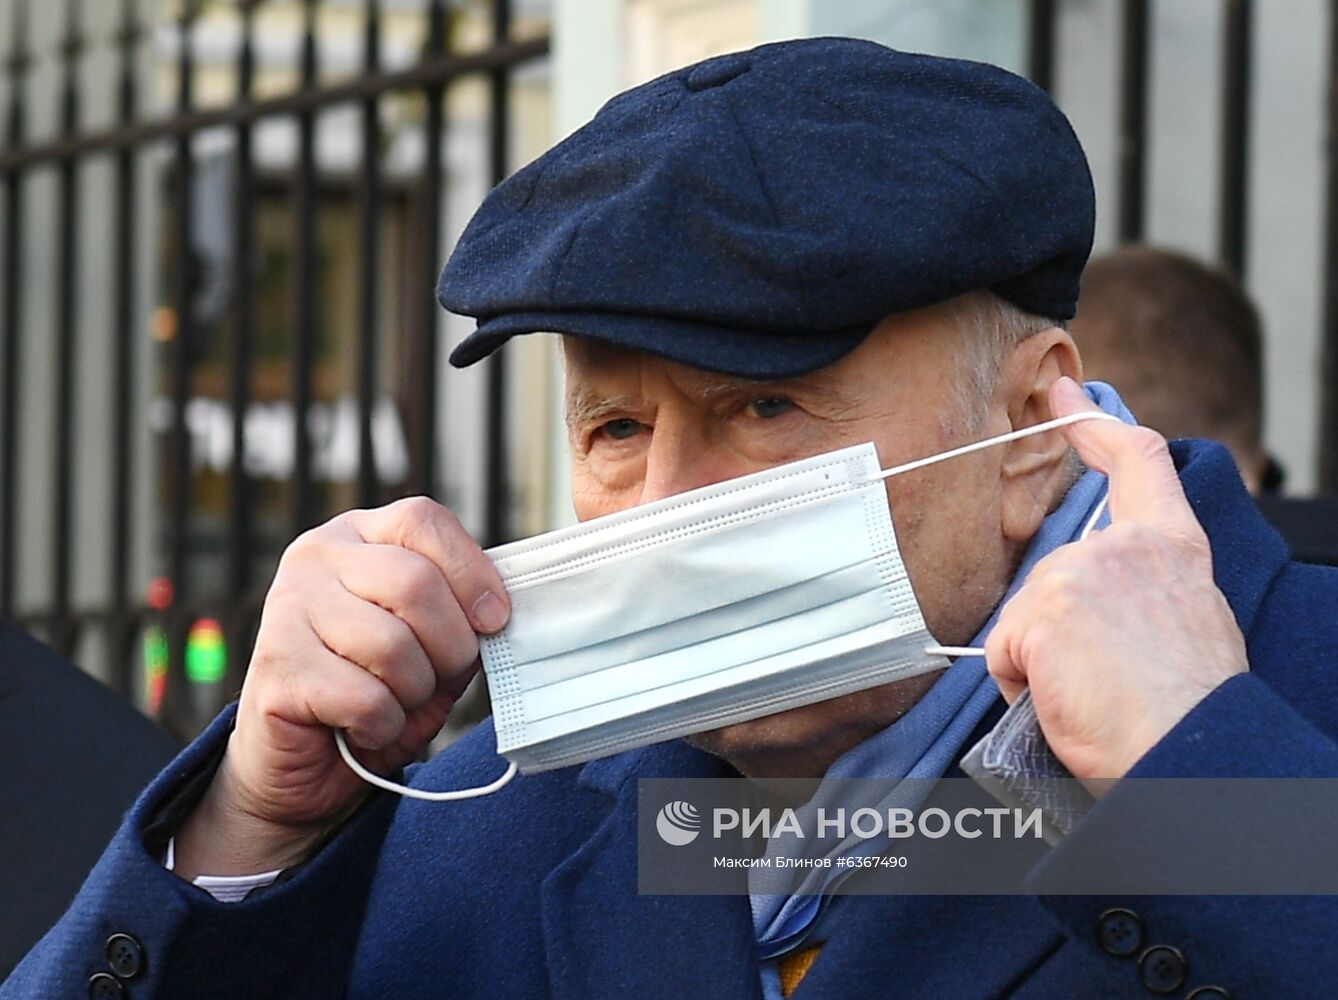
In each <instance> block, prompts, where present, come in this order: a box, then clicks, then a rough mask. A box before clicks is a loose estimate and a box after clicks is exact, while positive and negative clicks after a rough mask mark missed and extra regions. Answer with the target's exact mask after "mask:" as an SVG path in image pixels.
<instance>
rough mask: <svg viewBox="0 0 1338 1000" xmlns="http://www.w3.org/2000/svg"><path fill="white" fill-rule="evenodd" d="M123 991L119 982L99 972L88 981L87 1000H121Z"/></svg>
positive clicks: (123, 995) (113, 977)
mask: <svg viewBox="0 0 1338 1000" xmlns="http://www.w3.org/2000/svg"><path fill="white" fill-rule="evenodd" d="M124 997H125V990H123V989H121V983H120V980H118V979H117V978H116V977H115V976H109V975H107V973H105V972H99V973H97V974H96V975H95V976H93V978H91V979H90V980H89V981H88V1000H123V998H124Z"/></svg>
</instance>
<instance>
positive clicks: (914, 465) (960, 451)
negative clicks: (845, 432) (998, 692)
mask: <svg viewBox="0 0 1338 1000" xmlns="http://www.w3.org/2000/svg"><path fill="white" fill-rule="evenodd" d="M1084 420H1114V421H1115V422H1116V423H1123V422H1124V421H1122V420H1120V418H1119V417H1117V416H1115V414H1113V413H1070V414H1069V415H1068V416H1066V417H1056V418H1055V419H1054V420H1047V421H1045V422H1044V423H1039V424H1036V425H1035V426H1034V427H1024V428H1022V429H1021V430H1017V431H1010V432H1009V433H1007V434H1000V435H999V436H998V437H992V438H986V439H985V440H984V441H976V442H974V443H973V444H968V445H963V446H962V447H960V448H954V449H953V450H952V451H945V452H943V454H941V455H930V456H929V457H928V458H918V459H916V460H915V461H913V462H906V463H905V464H904V465H897V466H893V467H892V468H890V469H884V470H882V471H881V472H880V473H878V475H877V477H876V478H878V479H890V478H891V477H892V476H895V475H898V474H899V473H902V472H911V471H913V470H915V469H922V468H924V467H925V466H926V465H933V464H935V463H936V462H943V461H946V460H947V459H950V458H956V457H957V456H958V455H969V454H970V453H971V452H973V451H983V450H984V449H986V448H992V447H994V446H995V445H996V444H1007V443H1008V442H1009V441H1016V440H1018V439H1019V438H1025V437H1031V436H1032V435H1033V434H1043V433H1045V432H1046V431H1052V430H1054V429H1055V428H1056V427H1067V426H1068V425H1069V424H1077V423H1081V422H1082V421H1084ZM1109 500H1110V493H1109V491H1107V493H1106V494H1105V495H1104V496H1102V497H1101V502H1100V503H1098V504H1097V505H1096V510H1095V511H1093V512H1092V516H1091V517H1089V518H1088V519H1087V523H1086V524H1085V525H1084V526H1083V529H1082V531H1081V532H1080V533H1079V535H1078V541H1082V540H1083V539H1085V538H1086V537H1087V536H1088V535H1090V534H1091V533H1092V530H1093V529H1094V528H1095V527H1096V522H1097V521H1099V520H1101V515H1102V514H1104V513H1105V512H1106V506H1107V504H1108V502H1109ZM925 652H926V653H938V654H939V655H940V656H984V655H985V647H984V646H938V645H931V646H926V647H925Z"/></svg>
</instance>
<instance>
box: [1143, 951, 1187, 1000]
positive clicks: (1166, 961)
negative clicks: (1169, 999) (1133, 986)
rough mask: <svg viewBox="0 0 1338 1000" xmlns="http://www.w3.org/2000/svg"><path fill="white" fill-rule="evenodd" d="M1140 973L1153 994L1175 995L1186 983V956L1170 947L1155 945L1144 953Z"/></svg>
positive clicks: (1144, 983)
mask: <svg viewBox="0 0 1338 1000" xmlns="http://www.w3.org/2000/svg"><path fill="white" fill-rule="evenodd" d="M1138 971H1139V974H1140V975H1142V977H1143V985H1144V986H1146V987H1147V988H1148V989H1150V990H1151V991H1152V992H1153V993H1174V992H1175V991H1176V990H1178V989H1179V988H1180V987H1181V985H1182V984H1183V983H1184V981H1185V956H1184V955H1182V954H1180V952H1179V951H1177V950H1176V949H1175V948H1172V947H1171V946H1170V945H1165V944H1159V945H1155V946H1154V947H1151V948H1149V949H1148V950H1147V951H1145V952H1143V957H1142V958H1140V959H1139V960H1138Z"/></svg>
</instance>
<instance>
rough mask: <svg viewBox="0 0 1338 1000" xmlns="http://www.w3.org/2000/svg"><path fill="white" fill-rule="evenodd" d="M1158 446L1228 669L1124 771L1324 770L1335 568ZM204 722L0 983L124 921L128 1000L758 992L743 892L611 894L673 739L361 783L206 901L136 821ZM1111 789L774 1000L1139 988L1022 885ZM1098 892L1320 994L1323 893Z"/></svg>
mask: <svg viewBox="0 0 1338 1000" xmlns="http://www.w3.org/2000/svg"><path fill="white" fill-rule="evenodd" d="M1176 455H1177V459H1178V462H1179V464H1180V465H1181V476H1182V479H1183V481H1184V483H1185V486H1186V490H1187V492H1188V494H1189V495H1190V497H1191V501H1192V503H1193V505H1194V509H1195V512H1196V513H1197V515H1198V517H1199V519H1200V520H1201V521H1202V522H1203V524H1204V525H1205V527H1206V528H1207V530H1208V533H1209V536H1210V538H1211V539H1212V545H1213V553H1214V558H1215V571H1216V575H1217V582H1218V585H1219V586H1220V587H1221V589H1222V590H1223V592H1224V593H1225V594H1226V596H1227V598H1228V600H1229V601H1230V603H1231V606H1232V608H1233V609H1234V611H1235V613H1236V616H1237V618H1238V620H1239V622H1240V624H1241V627H1242V630H1243V631H1244V633H1245V635H1246V636H1247V639H1248V643H1249V654H1250V663H1251V668H1252V669H1251V672H1250V673H1249V674H1246V675H1242V676H1239V677H1237V678H1234V679H1232V680H1230V681H1228V682H1227V683H1225V684H1224V685H1222V686H1221V687H1220V688H1219V689H1218V690H1217V691H1215V692H1214V693H1213V694H1212V695H1210V696H1209V697H1208V698H1207V699H1205V700H1204V701H1203V702H1202V703H1201V704H1200V705H1199V706H1198V707H1197V708H1195V709H1194V710H1193V711H1192V712H1191V713H1190V714H1189V715H1188V716H1187V717H1186V718H1185V719H1184V720H1183V721H1182V722H1181V723H1180V724H1179V725H1178V726H1177V727H1176V728H1175V729H1174V730H1172V732H1171V733H1170V734H1169V735H1168V736H1167V737H1166V738H1165V739H1164V740H1163V741H1162V742H1161V743H1159V744H1158V745H1157V746H1156V747H1155V748H1153V750H1152V751H1151V752H1150V753H1149V754H1148V755H1147V756H1146V757H1145V758H1144V759H1143V760H1142V761H1141V762H1140V763H1139V764H1138V765H1137V767H1136V769H1135V772H1136V773H1137V774H1141V775H1148V776H1158V775H1206V776H1215V775H1243V776H1250V775H1259V776H1267V775H1272V774H1294V775H1325V776H1338V743H1336V742H1335V739H1336V738H1338V676H1336V673H1338V672H1336V671H1335V667H1336V666H1338V653H1335V650H1336V649H1338V570H1333V569H1329V568H1324V567H1312V566H1306V565H1301V564H1297V563H1292V562H1289V557H1288V553H1287V550H1286V548H1285V546H1284V545H1283V543H1282V542H1281V540H1280V539H1279V537H1278V536H1277V535H1276V534H1275V533H1274V532H1273V531H1272V529H1270V528H1269V527H1268V526H1267V525H1266V524H1265V523H1264V522H1263V521H1262V520H1261V519H1260V517H1259V516H1258V515H1257V514H1256V513H1255V511H1254V508H1253V506H1252V505H1251V503H1250V500H1249V498H1248V496H1247V495H1246V494H1245V492H1244V490H1243V489H1242V488H1241V486H1240V483H1239V480H1238V478H1237V477H1236V475H1235V472H1234V469H1233V467H1232V466H1231V464H1230V459H1229V457H1228V456H1227V454H1226V452H1225V451H1223V450H1222V449H1220V448H1217V447H1215V446H1204V445H1200V444H1189V445H1185V444H1179V445H1177V446H1176ZM229 725H230V719H229V717H227V716H224V717H222V718H220V720H218V721H217V722H216V723H215V724H214V725H213V726H212V727H211V728H210V729H209V731H208V732H206V733H205V734H204V735H203V736H202V737H201V739H200V740H199V741H197V742H196V744H194V745H193V746H192V747H190V748H189V749H188V750H186V751H185V752H184V753H183V754H182V756H181V757H180V758H179V759H178V760H177V761H176V762H175V763H173V764H172V765H171V766H170V767H169V768H168V769H167V770H166V771H165V772H164V773H163V774H162V775H161V776H160V777H159V778H158V779H157V780H155V781H154V783H153V784H152V785H151V786H150V787H149V789H148V790H147V791H146V792H145V794H144V795H143V796H142V797H141V799H140V800H139V802H138V804H137V805H136V807H135V808H134V810H133V811H132V812H131V814H130V816H129V817H128V819H127V821H126V823H125V824H124V826H123V827H122V828H121V830H120V832H119V833H118V834H117V836H116V838H115V840H114V842H113V843H112V846H111V847H110V848H109V850H108V851H107V853H106V855H105V856H104V857H103V859H102V860H101V861H100V862H99V864H98V866H97V868H96V869H95V870H94V872H93V874H92V875H91V876H90V878H89V880H88V882H87V884H86V885H85V886H84V888H83V889H82V891H81V892H80V895H79V897H78V898H77V900H76V902H75V904H74V906H73V907H72V908H71V910H70V911H69V913H68V914H67V915H66V916H65V917H64V918H63V919H62V921H61V922H60V923H59V924H58V925H57V926H56V927H55V928H54V929H53V931H52V932H51V933H50V934H49V935H48V936H47V937H46V938H45V939H44V940H43V941H42V942H41V943H40V944H39V945H38V947H37V948H36V949H35V950H34V951H33V952H32V953H31V954H30V955H29V956H28V958H27V959H26V960H25V962H24V963H23V964H22V965H21V966H20V967H19V969H18V970H17V971H16V972H15V974H14V976H13V977H11V979H10V980H9V981H8V982H7V983H6V984H5V986H4V987H3V988H0V998H4V1000H14V998H19V997H24V998H33V997H41V998H44V1000H47V998H63V997H71V998H73V997H83V996H85V995H86V990H87V985H86V984H87V982H88V980H89V977H90V976H92V975H93V974H95V973H97V972H99V971H101V970H103V969H105V968H106V966H107V959H106V957H105V955H104V950H105V941H106V939H107V937H108V936H109V935H110V934H112V933H115V932H126V933H129V934H132V935H134V936H135V937H136V938H137V939H138V940H139V941H140V942H142V944H143V946H144V950H145V953H146V956H147V957H146V962H145V965H144V968H143V969H142V971H141V972H140V973H139V974H138V976H136V977H135V978H133V979H131V980H128V981H126V982H125V983H124V995H125V996H127V997H130V998H134V1000H148V998H151V997H152V998H160V1000H169V998H170V1000H177V998H186V997H191V998H196V997H198V998H212V997H219V998H222V997H246V998H248V1000H269V998H272V1000H280V998H284V1000H292V998H299V997H312V998H315V997H321V998H337V997H355V998H360V1000H361V998H372V997H394V998H418V997H496V998H499V1000H500V998H506V1000H515V998H531V997H532V998H545V997H554V998H562V1000H577V998H585V997H665V998H672V1000H682V998H685V997H708V996H709V997H713V998H739V1000H744V998H753V997H758V996H759V995H760V990H759V984H758V973H757V964H756V958H755V955H754V946H753V932H752V928H751V922H750V919H749V916H748V908H747V903H746V899H745V898H743V897H739V896H716V897H703V896H638V895H637V892H636V861H637V859H636V837H635V830H636V821H637V796H636V788H637V783H636V780H635V779H637V778H638V777H658V776H685V775H694V774H721V773H723V765H721V764H719V763H717V762H716V761H714V760H713V759H712V758H710V757H708V756H706V755H704V754H700V753H698V752H697V751H695V750H692V749H691V748H689V747H687V746H686V745H685V744H683V743H681V742H674V743H668V744H663V745H660V746H656V747H652V748H648V749H645V750H640V751H634V752H631V753H626V754H622V755H620V756H617V757H613V758H609V759H606V760H600V761H595V762H593V763H590V764H587V765H585V766H583V767H573V768H568V769H564V770H561V771H554V772H549V773H545V774H540V775H535V776H531V777H523V778H521V779H518V780H517V781H515V782H513V783H512V784H511V785H510V786H508V787H507V788H506V789H504V790H503V791H502V792H501V793H499V794H497V795H493V796H489V797H487V798H483V799H475V800H471V801H467V802H462V803H452V804H449V805H434V804H430V803H420V802H409V801H400V800H398V799H394V798H392V797H391V796H388V795H377V796H375V797H374V798H373V799H372V800H371V801H370V802H369V803H368V804H367V806H366V807H364V808H363V809H362V810H361V811H360V812H359V813H358V815H357V816H356V817H355V818H354V819H353V820H352V821H351V822H350V823H349V824H348V825H347V826H346V827H345V828H344V829H343V830H342V831H341V832H340V834H339V835H338V836H337V837H336V838H335V839H334V840H333V841H332V842H331V843H330V844H328V845H327V846H326V847H325V848H324V850H323V851H321V852H320V853H319V854H318V855H317V856H316V857H315V858H314V859H313V860H312V861H311V862H309V863H308V864H307V865H306V866H304V867H303V868H301V869H300V871H299V873H298V874H297V875H296V876H295V877H294V878H292V879H291V880H289V881H287V882H285V883H283V884H281V885H279V886H276V887H275V888H273V889H272V890H270V891H268V892H266V893H264V894H261V895H260V896H258V897H255V898H252V899H250V900H248V901H246V902H243V903H239V904H234V905H225V904H220V903H217V902H215V901H213V900H212V899H211V898H210V897H208V896H207V895H205V894H204V893H202V892H200V891H199V890H197V889H195V888H194V887H192V886H189V885H187V884H186V883H184V882H182V881H179V880H178V879H176V878H174V877H173V876H172V875H170V874H168V873H167V872H165V871H164V870H163V869H162V867H161V865H160V864H159V862H158V860H157V859H156V858H154V857H151V856H150V855H149V853H148V852H147V851H146V850H145V848H144V847H143V845H142V831H143V829H144V825H145V823H146V820H147V818H148V817H150V816H151V815H152V814H153V813H154V812H155V810H157V809H158V808H159V807H160V806H161V804H162V803H163V802H164V801H166V800H168V799H170V798H171V796H172V795H173V793H174V791H175V790H176V789H178V788H179V787H180V786H181V783H182V781H183V778H184V777H185V776H186V775H188V774H190V773H191V772H192V769H194V768H198V766H199V765H200V762H202V761H206V760H208V759H209V758H210V755H211V753H213V752H215V751H216V749H217V747H218V745H219V741H221V740H222V739H223V738H224V737H225V735H226V733H227V732H228V727H229ZM500 765H501V762H500V761H499V760H498V758H497V757H496V756H495V755H494V739H493V734H492V731H491V728H490V727H489V726H486V725H485V726H481V727H479V729H478V730H476V731H475V732H474V733H473V734H471V735H470V736H469V737H467V738H466V739H464V740H463V741H461V742H460V743H458V744H457V745H455V746H453V747H452V748H451V749H450V750H449V751H447V752H446V753H444V754H443V755H441V756H440V757H438V758H437V759H436V760H434V761H433V762H432V763H430V764H428V765H426V766H424V767H423V768H421V769H419V770H418V771H417V772H416V774H414V776H413V778H414V780H415V781H416V782H421V783H422V784H425V785H431V786H432V787H438V788H440V787H450V785H451V784H453V783H458V785H459V786H465V785H475V784H480V783H484V782H487V781H489V780H491V779H492V778H494V777H496V775H497V774H498V773H499V771H500V770H501V766H500ZM1117 792H1118V787H1117V789H1116V791H1115V792H1112V793H1111V794H1110V795H1108V796H1107V797H1106V798H1104V799H1102V801H1101V802H1100V803H1099V804H1098V805H1097V807H1096V808H1095V810H1094V811H1093V812H1092V813H1091V814H1090V815H1089V816H1088V817H1087V818H1086V819H1084V820H1083V821H1082V823H1081V824H1079V826H1078V827H1077V828H1076V829H1075V831H1074V832H1073V833H1072V834H1071V835H1070V836H1069V837H1067V838H1066V839H1065V840H1064V841H1063V842H1062V843H1061V844H1060V845H1059V846H1058V847H1056V848H1055V849H1053V850H1052V851H1050V852H1049V853H1048V854H1047V855H1046V856H1045V858H1044V860H1043V861H1041V862H1040V863H1039V864H1038V865H1037V866H1036V867H1035V868H1034V869H1033V870H1032V871H1031V872H1030V875H1029V887H1030V889H1031V890H1032V893H1033V894H1032V895H1018V896H1011V897H979V896H959V897H945V896H929V897H876V896H869V897H856V898H850V899H847V900H845V901H844V902H843V903H842V909H841V919H840V921H839V923H838V924H837V926H836V927H835V928H834V929H833V934H832V937H831V938H830V940H829V942H828V943H827V945H826V946H825V948H824V951H823V954H822V957H821V958H820V960H819V961H818V962H817V963H816V964H815V965H814V966H813V968H812V971H811V972H810V973H809V975H808V977H807V979H806V980H805V981H804V984H803V986H802V987H801V988H800V990H799V992H798V994H797V995H798V997H799V998H800V1000H809V998H812V1000H819V998H823V997H838V996H840V997H846V996H882V995H895V996H897V997H900V998H936V1000H937V998H942V997H956V998H982V1000H983V998H987V997H1001V996H1007V997H1016V998H1030V1000H1035V998H1050V997H1063V998H1066V1000H1067V998H1099V997H1143V996H1150V995H1151V994H1150V993H1148V992H1147V991H1146V989H1145V988H1144V986H1143V985H1142V984H1141V982H1140V978H1139V972H1138V968H1137V959H1136V957H1131V958H1115V957H1112V956H1110V955H1107V954H1106V953H1105V952H1103V951H1102V950H1101V948H1100V947H1098V942H1097V938H1096V935H1095V928H1096V926H1097V923H1098V920H1099V917H1100V914H1101V913H1102V912H1103V911H1104V910H1105V909H1106V908H1107V907H1108V906H1110V905H1111V904H1112V902H1113V901H1112V900H1111V899H1108V898H1092V897H1063V896H1056V895H1047V886H1052V885H1053V884H1054V882H1053V879H1055V878H1057V877H1058V874H1057V873H1061V872H1062V871H1063V870H1064V869H1065V868H1066V866H1078V867H1081V866H1083V865H1098V864H1100V853H1099V852H1100V850H1101V843H1102V831H1103V830H1108V829H1113V828H1116V827H1118V826H1119V825H1120V824H1121V823H1125V824H1127V823H1128V822H1129V820H1130V818H1131V817H1129V816H1128V815H1125V816H1121V815H1120V813H1121V810H1127V809H1131V808H1134V807H1133V806H1132V805H1131V804H1130V801H1129V798H1128V797H1127V796H1121V795H1119V794H1117ZM1133 818H1134V819H1137V818H1138V817H1133ZM1335 850H1336V851H1338V843H1336V846H1335ZM1120 903H1121V905H1126V906H1128V907H1129V908H1131V909H1133V910H1135V911H1136V912H1137V913H1138V915H1139V916H1140V917H1141V919H1142V921H1143V924H1144V926H1145V928H1146V938H1145V943H1146V944H1149V945H1151V944H1166V945H1171V946H1174V947H1175V948H1178V949H1179V950H1180V951H1181V952H1182V953H1183V955H1184V956H1185V959H1186V962H1187V966H1188V974H1187V977H1186V979H1185V982H1184V984H1183V986H1182V987H1181V988H1179V989H1177V990H1176V991H1175V994H1174V995H1176V996H1185V995H1187V994H1188V993H1189V992H1190V991H1191V990H1192V989H1194V988H1196V987H1197V986H1200V985H1203V984H1206V983H1215V984H1218V985H1221V986H1223V987H1225V988H1226V989H1227V990H1229V992H1230V994H1231V995H1232V996H1233V997H1235V998H1237V1000H1239V998H1244V997H1269V998H1277V997H1316V996H1328V995H1333V994H1334V992H1335V991H1338V986H1335V983H1338V949H1336V948H1334V947H1333V940H1334V937H1335V934H1336V933H1338V899H1336V898H1332V897H1322V896H1321V897H1281V898H1279V897H1176V896H1160V897H1146V898H1138V899H1133V900H1127V899H1126V900H1121V901H1120Z"/></svg>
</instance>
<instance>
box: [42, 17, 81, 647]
mask: <svg viewBox="0 0 1338 1000" xmlns="http://www.w3.org/2000/svg"><path fill="white" fill-rule="evenodd" d="M82 14H83V11H82V4H81V2H80V0H66V5H65V39H64V42H63V44H62V52H61V55H62V61H63V63H64V82H63V84H62V87H61V99H60V131H61V135H62V136H63V137H65V138H67V139H70V138H74V137H75V136H76V135H77V134H78V131H79V56H80V53H81V52H82V50H83V36H82V34H81V33H80V30H79V25H80V21H81V20H82ZM78 162H79V161H78V158H77V157H76V156H64V157H62V158H61V160H60V166H59V168H58V173H59V193H58V195H57V197H58V201H59V205H60V208H59V210H58V218H57V222H56V226H57V233H58V236H57V245H56V246H57V248H56V310H55V313H56V344H55V348H56V350H55V365H54V368H55V371H54V373H53V375H54V386H53V401H54V403H55V419H56V448H55V456H54V457H55V469H54V473H55V474H54V476H53V478H52V484H51V485H52V497H51V501H52V502H51V512H52V516H51V528H52V537H51V622H52V627H51V635H50V639H51V644H52V646H53V647H55V648H56V649H57V650H59V651H60V652H62V653H64V654H65V655H67V656H68V655H70V653H72V652H73V649H74V630H73V627H72V621H71V616H70V574H71V562H70V557H71V541H72V535H73V532H74V518H73V516H72V507H73V493H72V491H73V488H74V484H73V482H72V478H73V471H74V365H75V356H74V352H75V325H76V324H77V323H78V317H79V312H78V306H79V273H78V267H79V252H78V247H77V245H76V242H75V241H76V239H77V236H76V230H77V226H78V221H79V170H78Z"/></svg>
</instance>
